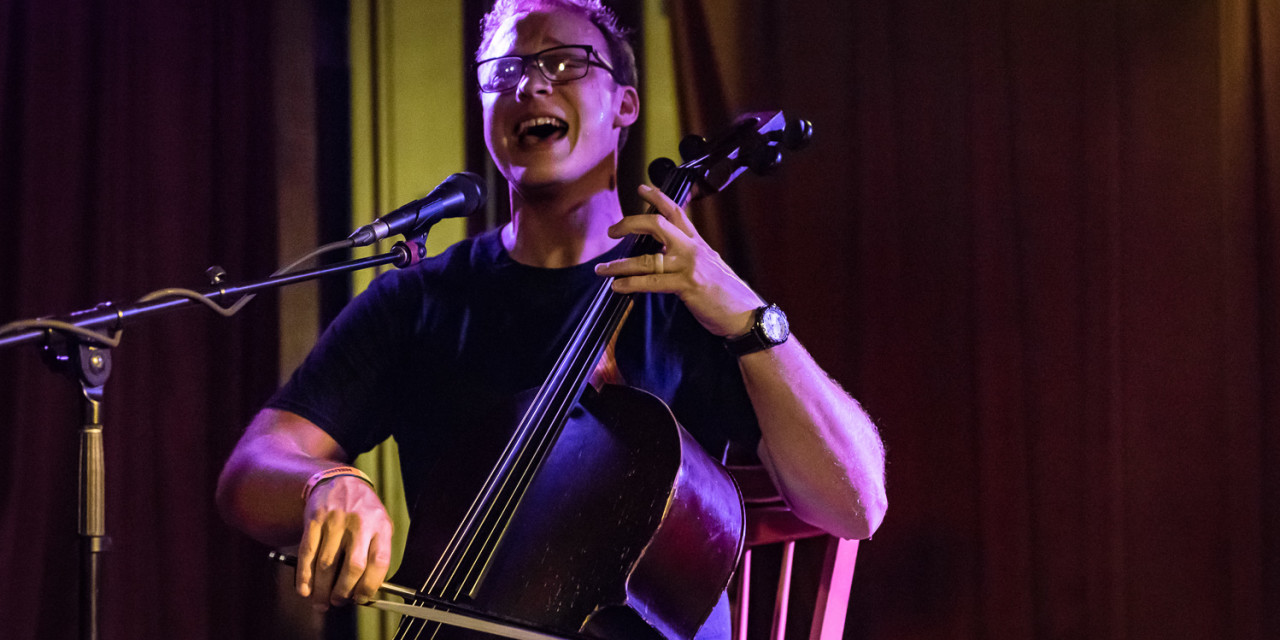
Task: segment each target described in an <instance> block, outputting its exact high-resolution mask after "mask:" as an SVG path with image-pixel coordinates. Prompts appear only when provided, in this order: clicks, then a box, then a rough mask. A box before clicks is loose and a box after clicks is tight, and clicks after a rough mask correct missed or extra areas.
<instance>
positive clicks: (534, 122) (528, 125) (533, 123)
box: [516, 116, 569, 136]
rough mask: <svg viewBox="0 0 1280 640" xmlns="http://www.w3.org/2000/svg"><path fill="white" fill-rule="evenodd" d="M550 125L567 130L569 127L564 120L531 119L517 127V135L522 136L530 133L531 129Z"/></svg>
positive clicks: (548, 118) (544, 117) (546, 117)
mask: <svg viewBox="0 0 1280 640" xmlns="http://www.w3.org/2000/svg"><path fill="white" fill-rule="evenodd" d="M548 124H549V125H554V126H556V127H559V128H561V129H567V128H568V127H569V125H567V124H565V121H564V120H561V119H559V118H552V117H550V116H538V117H537V118H529V119H528V120H525V121H524V122H521V123H520V124H519V125H518V126H517V127H516V135H518V136H522V135H524V134H526V133H528V131H529V129H532V128H533V127H537V126H541V125H548Z"/></svg>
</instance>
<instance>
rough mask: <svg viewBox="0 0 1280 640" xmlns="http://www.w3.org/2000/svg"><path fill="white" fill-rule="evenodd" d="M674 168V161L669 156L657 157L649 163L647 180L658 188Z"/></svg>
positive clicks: (664, 182) (663, 183) (661, 186)
mask: <svg viewBox="0 0 1280 640" xmlns="http://www.w3.org/2000/svg"><path fill="white" fill-rule="evenodd" d="M675 168H676V163H675V161H674V160H672V159H671V158H658V159H656V160H654V161H653V162H650V163H649V182H650V183H651V184H653V185H654V186H656V187H658V188H659V189H661V188H663V186H664V185H665V184H666V182H667V176H668V175H670V174H671V170H672V169H675Z"/></svg>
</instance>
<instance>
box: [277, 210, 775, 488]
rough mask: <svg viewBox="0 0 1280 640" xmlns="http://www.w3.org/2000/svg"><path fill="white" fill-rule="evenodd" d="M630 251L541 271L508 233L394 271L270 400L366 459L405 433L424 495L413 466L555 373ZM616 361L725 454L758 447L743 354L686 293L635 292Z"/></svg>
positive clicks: (403, 446) (405, 468)
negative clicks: (611, 269)
mask: <svg viewBox="0 0 1280 640" xmlns="http://www.w3.org/2000/svg"><path fill="white" fill-rule="evenodd" d="M620 253H621V247H620V246H619V247H615V248H614V249H613V250H611V251H609V252H607V253H606V254H604V255H602V256H600V257H598V258H596V259H595V260H592V261H590V262H588V263H585V264H581V265H576V266H572V267H567V268H563V269H544V268H538V267H531V266H527V265H523V264H520V263H518V262H516V261H515V260H513V259H512V258H511V257H510V256H509V255H508V254H507V252H506V250H505V249H504V248H503V246H502V242H501V238H500V235H499V233H498V232H497V231H496V230H495V231H491V232H488V233H485V234H483V235H480V236H477V237H475V238H471V239H467V240H463V241H461V242H459V243H457V244H455V245H453V246H452V247H450V248H449V249H447V250H445V251H444V253H442V254H440V255H438V256H435V257H432V258H429V259H427V260H424V261H423V262H421V263H419V264H417V265H414V266H413V267H410V268H406V269H402V270H399V271H392V272H388V273H386V274H383V275H382V276H380V277H378V278H377V279H376V280H375V281H374V282H373V284H372V285H371V286H370V287H369V289H368V290H367V291H366V292H364V293H362V294H361V295H359V296H357V297H356V298H355V299H354V300H353V301H352V302H351V303H350V304H349V305H347V307H346V308H345V309H344V310H343V312H342V313H341V314H340V315H339V316H338V318H337V319H336V320H335V321H334V322H333V324H332V325H331V326H330V327H329V328H328V329H327V330H326V331H325V333H324V335H323V336H322V337H321V338H320V341H319V342H318V343H317V344H316V346H315V348H314V349H313V350H312V352H311V354H310V355H309V356H308V357H307V359H306V361H305V362H304V363H303V364H302V366H300V367H299V368H298V369H297V370H296V371H295V372H294V373H293V376H292V378H291V379H290V380H289V382H288V383H287V384H286V385H285V386H284V387H282V388H281V389H280V390H279V391H278V392H277V393H276V394H275V396H273V397H272V399H271V400H270V402H269V403H268V406H270V407H273V408H276V409H283V410H287V411H291V412H293V413H296V414H298V415H300V416H302V417H304V418H306V419H308V420H310V421H311V422H313V423H315V424H316V425H318V426H319V427H320V428H321V429H323V430H325V431H326V432H327V433H328V434H329V435H331V436H332V437H333V438H334V440H336V441H337V442H338V444H339V445H341V446H342V448H343V449H344V450H345V451H346V452H347V454H348V455H351V456H353V457H354V456H356V455H358V454H360V453H363V452H365V451H367V450H369V449H371V448H372V447H374V446H375V445H377V444H378V443H380V442H382V441H383V440H384V439H386V438H387V437H388V436H395V438H396V441H397V443H398V445H399V447H400V459H401V468H402V472H403V474H404V483H405V491H406V494H407V496H406V497H407V498H408V502H409V504H410V505H412V504H415V503H416V501H417V498H418V496H419V493H420V492H421V491H423V490H424V489H425V487H423V486H420V485H421V484H422V483H420V482H417V481H416V480H415V474H414V471H413V470H414V469H422V468H427V467H430V466H431V465H432V464H433V462H434V458H435V457H436V456H442V455H448V453H449V452H448V451H447V450H446V449H447V448H442V447H441V446H440V445H441V443H447V442H448V441H449V440H450V438H449V437H447V435H448V434H449V433H450V432H451V431H452V430H458V429H469V428H476V420H475V419H474V418H475V414H476V412H477V408H478V407H480V408H484V407H491V406H493V405H494V404H496V403H501V402H504V401H506V400H507V399H509V398H511V397H512V396H513V395H514V394H516V393H518V392H521V391H525V390H528V389H532V388H536V387H537V386H538V385H540V384H541V383H542V382H543V380H544V379H545V378H546V375H547V373H548V372H549V371H550V370H551V368H552V365H553V364H554V363H555V361H556V358H557V357H558V356H559V355H560V352H561V350H562V349H563V347H564V345H565V343H566V342H567V340H568V337H569V335H570V334H571V333H572V331H573V329H574V327H575V326H576V324H577V321H578V319H579V318H580V317H581V315H582V313H583V312H584V311H585V309H586V308H587V306H588V304H589V303H590V301H591V299H592V297H593V296H594V295H595V293H596V291H597V289H598V288H599V286H600V284H601V282H602V281H603V279H602V278H600V277H599V276H597V275H596V274H595V272H594V267H595V265H596V264H599V263H601V262H606V261H609V260H614V259H617V258H618V257H621V256H620ZM616 357H617V363H618V369H619V371H620V373H621V374H622V377H623V379H624V380H625V382H626V383H627V384H629V385H631V386H634V387H638V388H641V389H644V390H645V391H648V392H650V393H652V394H654V395H656V396H657V397H659V398H661V399H662V400H663V401H664V402H666V403H667V404H668V406H670V407H671V409H672V412H673V413H674V414H675V416H676V419H677V420H679V421H680V423H681V425H683V426H684V427H685V429H687V430H688V431H689V433H690V434H691V435H693V436H694V437H695V438H696V439H697V440H698V441H699V442H700V443H701V444H702V446H703V448H704V449H706V450H707V452H708V453H709V454H710V455H711V457H712V458H715V459H720V458H721V456H722V454H723V452H724V449H725V446H726V445H727V443H728V442H730V441H733V442H735V443H739V444H742V445H745V446H747V447H749V450H754V447H755V443H756V442H758V441H759V438H760V432H759V426H758V424H757V423H756V419H755V413H754V411H753V410H752V409H751V405H750V401H749V399H748V397H747V394H746V390H745V388H744V386H743V382H742V376H741V373H740V372H739V369H738V365H737V361H736V359H735V358H734V357H733V356H732V355H731V354H729V353H728V351H726V350H725V349H724V347H723V341H722V340H721V339H720V338H719V337H716V336H714V335H712V334H711V333H709V332H707V331H706V330H705V329H704V328H703V327H702V326H701V325H700V324H698V322H697V320H695V319H694V317H693V316H692V315H691V314H690V313H689V311H688V309H686V308H685V306H684V304H683V303H682V302H680V300H679V298H678V297H676V296H674V295H670V294H643V295H637V296H635V305H634V306H633V308H632V310H631V312H630V315H629V316H628V318H627V320H626V322H625V324H624V325H623V328H622V330H621V332H620V334H619V336H618V341H617V345H616ZM437 490H438V488H437Z"/></svg>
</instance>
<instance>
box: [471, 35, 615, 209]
mask: <svg viewBox="0 0 1280 640" xmlns="http://www.w3.org/2000/svg"><path fill="white" fill-rule="evenodd" d="M561 45H591V46H592V47H593V48H594V49H595V51H596V53H597V54H598V55H599V56H600V57H601V58H603V59H604V61H605V62H606V63H607V64H609V66H611V67H612V66H613V60H610V59H609V47H608V44H607V42H606V41H605V38H604V35H603V34H602V33H601V32H600V30H599V29H597V28H596V26H595V25H593V24H591V22H590V21H589V20H587V19H586V18H584V17H582V16H580V15H578V14H576V13H572V12H564V11H558V12H557V11H536V12H531V13H526V14H520V15H517V16H515V17H513V18H511V19H509V20H507V21H506V22H505V23H503V25H502V27H501V28H500V29H499V30H498V31H497V33H495V34H494V37H493V41H492V42H491V43H490V44H489V48H488V49H486V50H485V51H484V53H483V55H481V59H485V58H493V57H498V56H506V55H528V54H531V53H537V52H539V51H542V50H544V49H549V48H551V47H556V46H561ZM536 66H537V63H536V62H530V63H529V65H528V67H527V69H526V73H525V76H524V77H523V78H522V79H521V80H520V84H519V85H518V86H516V88H515V89H511V90H509V91H505V92H501V93H482V94H480V98H481V103H482V105H483V111H484V132H485V143H486V144H487V145H488V147H489V154H490V155H491V156H493V160H494V162H495V163H496V164H497V166H498V169H499V170H500V171H501V172H502V174H503V175H504V176H506V178H507V179H508V180H510V181H511V182H512V183H513V184H514V185H516V188H517V189H521V190H524V189H537V188H540V187H547V186H553V185H557V184H566V183H572V182H575V181H577V180H579V179H580V178H582V177H583V176H585V175H587V174H588V173H591V172H593V171H595V172H607V173H608V177H609V178H612V173H613V171H614V170H615V165H616V162H617V161H616V158H615V155H616V152H617V149H618V134H619V132H620V131H621V130H622V128H623V127H625V126H628V125H630V124H632V123H633V122H635V119H636V112H637V105H638V101H637V98H636V92H635V89H634V88H632V87H623V86H620V85H618V84H617V83H615V82H614V80H613V78H612V77H610V75H609V72H608V71H607V70H605V69H603V68H600V67H597V66H592V67H591V68H590V70H589V71H588V72H587V75H586V77H584V78H582V79H579V80H574V81H571V82H565V83H560V84H552V83H551V82H549V81H548V80H547V79H546V78H545V77H543V75H542V73H541V72H540V71H539V70H538V69H537V68H536ZM547 118H550V119H551V120H547ZM548 123H554V125H553V126H552V125H549V124H548ZM535 125H541V126H535Z"/></svg>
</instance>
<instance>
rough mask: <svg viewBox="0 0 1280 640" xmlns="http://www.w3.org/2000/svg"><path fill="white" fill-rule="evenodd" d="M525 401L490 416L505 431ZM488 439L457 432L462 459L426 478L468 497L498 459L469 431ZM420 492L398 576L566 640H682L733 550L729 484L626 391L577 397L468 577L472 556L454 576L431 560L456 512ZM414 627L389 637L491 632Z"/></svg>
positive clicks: (700, 619)
mask: <svg viewBox="0 0 1280 640" xmlns="http://www.w3.org/2000/svg"><path fill="white" fill-rule="evenodd" d="M529 399H530V398H529V396H528V394H526V395H524V396H521V398H520V399H519V401H517V402H516V403H514V404H513V405H512V406H510V407H506V408H504V409H502V410H500V411H497V412H496V413H495V414H493V415H491V416H490V419H492V420H497V421H499V422H498V423H499V424H504V422H502V421H504V420H506V422H505V424H513V423H514V422H515V420H514V419H513V416H514V417H515V418H518V417H519V414H520V413H521V412H523V410H524V407H525V406H527V404H528V401H529ZM486 430H487V429H477V430H476V434H477V435H476V436H475V437H467V436H466V435H463V436H462V437H460V438H459V440H458V441H457V442H455V443H454V446H455V447H457V448H461V449H463V450H464V451H465V453H464V451H458V455H451V456H450V457H449V460H448V461H445V463H444V464H442V465H440V466H438V467H437V468H436V469H435V473H434V474H433V475H434V476H436V477H435V478H434V479H432V480H430V481H431V482H437V481H439V482H444V481H448V482H449V483H450V484H451V485H452V487H453V488H454V489H456V490H457V492H458V493H457V494H456V495H470V494H469V493H468V491H469V490H470V491H472V493H474V491H476V490H477V488H478V487H479V486H480V484H481V483H483V481H484V473H487V472H488V470H489V466H490V465H489V464H488V463H487V462H485V461H487V460H494V461H496V460H497V459H498V457H499V455H500V454H501V451H499V450H498V449H499V447H497V446H495V444H501V443H500V442H496V441H495V439H494V438H493V437H492V434H490V435H489V436H487V437H482V436H481V435H480V434H483V433H484V432H485V431H486ZM456 450H457V449H455V451H456ZM482 472H483V473H482ZM430 493H431V495H428V496H424V498H423V500H422V501H421V502H420V503H419V504H417V505H414V509H413V511H414V525H413V526H411V527H410V530H409V534H408V541H407V544H406V553H405V560H404V563H403V564H402V565H401V569H400V571H399V573H398V574H397V581H399V582H401V583H402V584H412V585H415V586H417V585H419V584H423V585H425V586H426V587H427V588H425V589H423V591H425V592H428V593H432V588H431V587H432V578H433V577H434V578H435V579H436V581H437V582H440V581H445V582H449V583H451V584H452V585H453V588H451V589H450V590H449V591H446V592H444V593H433V595H438V596H442V597H444V598H446V599H449V600H452V601H454V602H457V603H459V604H462V605H464V606H467V607H472V608H475V609H478V610H481V611H488V612H501V614H502V616H503V617H504V618H507V619H509V620H510V621H511V622H513V623H516V624H519V625H522V626H529V627H533V628H537V629H543V630H548V631H551V632H555V633H561V634H565V635H574V634H583V635H587V636H591V637H596V638H608V639H610V640H614V639H618V640H626V639H636V640H640V639H660V638H667V639H677V638H679V639H688V638H692V637H693V636H694V634H695V633H696V632H697V630H698V629H699V628H700V627H701V626H702V624H703V623H704V622H705V621H706V619H707V617H708V615H709V614H710V613H711V610H712V609H713V608H714V606H715V605H716V603H717V601H718V599H719V596H720V594H721V593H723V592H724V590H725V588H726V587H727V584H728V580H729V577H730V576H731V575H732V573H733V569H734V567H735V565H736V563H737V560H738V557H739V555H740V553H741V550H742V543H743V510H742V502H741V497H740V494H739V492H738V488H737V486H736V485H735V484H734V481H733V479H732V478H731V477H730V476H729V474H728V472H726V471H725V470H724V468H723V467H721V466H720V465H719V464H718V463H717V462H716V461H714V460H712V459H711V458H710V456H708V455H707V454H706V452H705V451H704V450H703V449H702V447H701V446H700V445H699V444H698V442H697V441H696V440H695V439H694V438H693V437H692V436H691V435H689V433H688V432H686V431H685V430H684V429H683V428H682V427H680V426H679V424H677V423H676V421H675V418H674V416H672V415H671V412H670V409H668V408H667V406H666V405H665V404H664V403H663V402H662V401H661V400H659V399H658V398H656V397H654V396H652V395H650V394H648V393H646V392H644V391H641V390H639V389H635V388H632V387H623V386H615V385H606V386H605V387H604V388H603V389H602V391H601V392H599V393H596V392H595V391H594V389H591V388H589V389H588V390H587V391H586V392H585V393H584V395H583V397H582V399H581V400H580V401H579V403H578V404H577V405H576V406H575V407H574V408H573V409H572V410H571V411H570V412H569V417H568V419H567V421H566V424H565V427H564V430H563V431H562V433H561V434H560V436H559V437H558V438H556V439H555V442H554V444H553V445H552V447H551V449H550V451H549V454H548V455H547V457H546V460H545V462H544V463H543V465H542V468H541V469H539V470H538V471H537V473H536V475H535V477H534V478H533V480H532V482H531V484H530V486H529V489H528V492H527V493H525V494H524V496H523V497H522V498H521V501H520V504H519V505H518V506H516V507H515V510H514V514H513V516H512V518H511V519H510V522H509V524H508V525H507V526H506V527H505V528H504V529H503V530H500V531H494V532H492V535H494V536H496V537H497V540H496V546H495V547H494V549H493V551H492V553H491V554H488V557H487V558H486V559H484V560H483V561H481V562H479V563H478V565H477V567H476V569H475V570H474V571H473V572H472V574H473V575H471V576H467V577H462V576H460V575H459V574H460V573H464V572H466V571H467V569H468V568H469V567H468V565H470V564H472V562H471V561H470V560H467V561H464V562H459V563H453V564H454V565H455V566H454V567H448V566H444V567H442V566H440V563H439V562H438V561H437V560H435V559H437V558H439V557H441V556H442V555H443V554H444V553H445V549H446V547H447V546H448V544H449V540H448V539H447V538H446V537H445V536H444V535H442V534H443V533H444V532H446V531H450V530H452V529H453V527H449V526H442V525H445V524H448V523H452V522H454V521H456V520H459V519H460V518H462V517H463V514H462V513H461V510H459V509H458V505H456V504H455V505H451V504H450V503H449V501H448V500H447V499H445V496H444V495H443V494H442V493H439V492H430ZM463 506H465V505H463ZM442 520H443V521H442ZM457 566H463V567H466V568H464V569H463V570H461V571H460V570H457V569H456V567H457ZM442 570H443V571H442ZM414 625H417V626H425V627H427V628H426V629H420V630H410V632H408V633H402V634H401V636H400V637H406V638H412V637H424V638H426V637H433V638H441V639H443V638H487V637H491V636H487V635H485V634H479V633H476V632H472V631H466V630H463V629H457V628H451V627H446V626H442V627H441V628H440V629H438V630H434V629H432V627H434V626H435V625H433V624H432V623H424V622H423V621H421V620H412V619H406V620H405V621H402V623H401V629H402V632H403V631H404V630H405V627H406V626H414ZM419 632H421V633H419Z"/></svg>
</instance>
